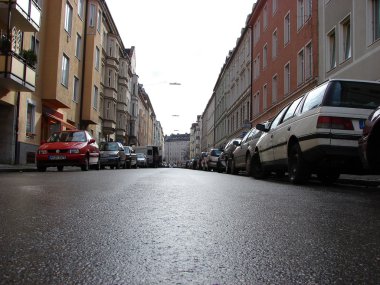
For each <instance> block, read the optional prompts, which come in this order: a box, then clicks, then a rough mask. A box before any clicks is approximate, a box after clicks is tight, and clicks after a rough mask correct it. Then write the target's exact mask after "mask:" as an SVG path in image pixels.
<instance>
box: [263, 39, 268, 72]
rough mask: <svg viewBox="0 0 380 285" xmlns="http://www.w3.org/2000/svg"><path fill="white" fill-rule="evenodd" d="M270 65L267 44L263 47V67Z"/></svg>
mask: <svg viewBox="0 0 380 285" xmlns="http://www.w3.org/2000/svg"><path fill="white" fill-rule="evenodd" d="M267 65H268V44H265V46H264V48H263V69H265V68H266V67H267Z"/></svg>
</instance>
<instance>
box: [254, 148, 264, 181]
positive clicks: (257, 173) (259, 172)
mask: <svg viewBox="0 0 380 285" xmlns="http://www.w3.org/2000/svg"><path fill="white" fill-rule="evenodd" d="M251 174H252V176H253V178H255V179H264V178H266V177H267V176H268V172H267V171H266V170H265V169H264V168H263V165H262V164H261V159H260V154H259V153H258V152H255V153H254V155H253V156H252V162H251Z"/></svg>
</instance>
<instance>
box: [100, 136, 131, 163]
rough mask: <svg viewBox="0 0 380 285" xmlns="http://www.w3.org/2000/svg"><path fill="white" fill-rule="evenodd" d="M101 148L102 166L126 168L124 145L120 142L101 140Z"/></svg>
mask: <svg viewBox="0 0 380 285" xmlns="http://www.w3.org/2000/svg"><path fill="white" fill-rule="evenodd" d="M99 150H100V167H101V168H102V169H104V168H105V167H106V166H109V167H110V168H111V169H114V168H116V169H119V168H120V167H123V168H125V159H126V156H125V153H124V148H123V145H122V144H121V143H119V142H101V143H100V145H99Z"/></svg>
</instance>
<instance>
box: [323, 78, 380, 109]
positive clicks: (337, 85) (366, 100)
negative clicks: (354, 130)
mask: <svg viewBox="0 0 380 285" xmlns="http://www.w3.org/2000/svg"><path fill="white" fill-rule="evenodd" d="M324 105H326V106H333V107H346V108H362V109H374V108H376V107H377V106H379V105H380V84H376V83H371V82H350V81H347V82H346V81H336V82H333V83H332V84H331V87H330V88H329V89H328V96H327V98H326V102H324Z"/></svg>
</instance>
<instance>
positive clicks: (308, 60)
mask: <svg viewBox="0 0 380 285" xmlns="http://www.w3.org/2000/svg"><path fill="white" fill-rule="evenodd" d="M312 74H313V50H312V46H311V43H309V44H307V45H306V48H305V79H309V78H311V76H312Z"/></svg>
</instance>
